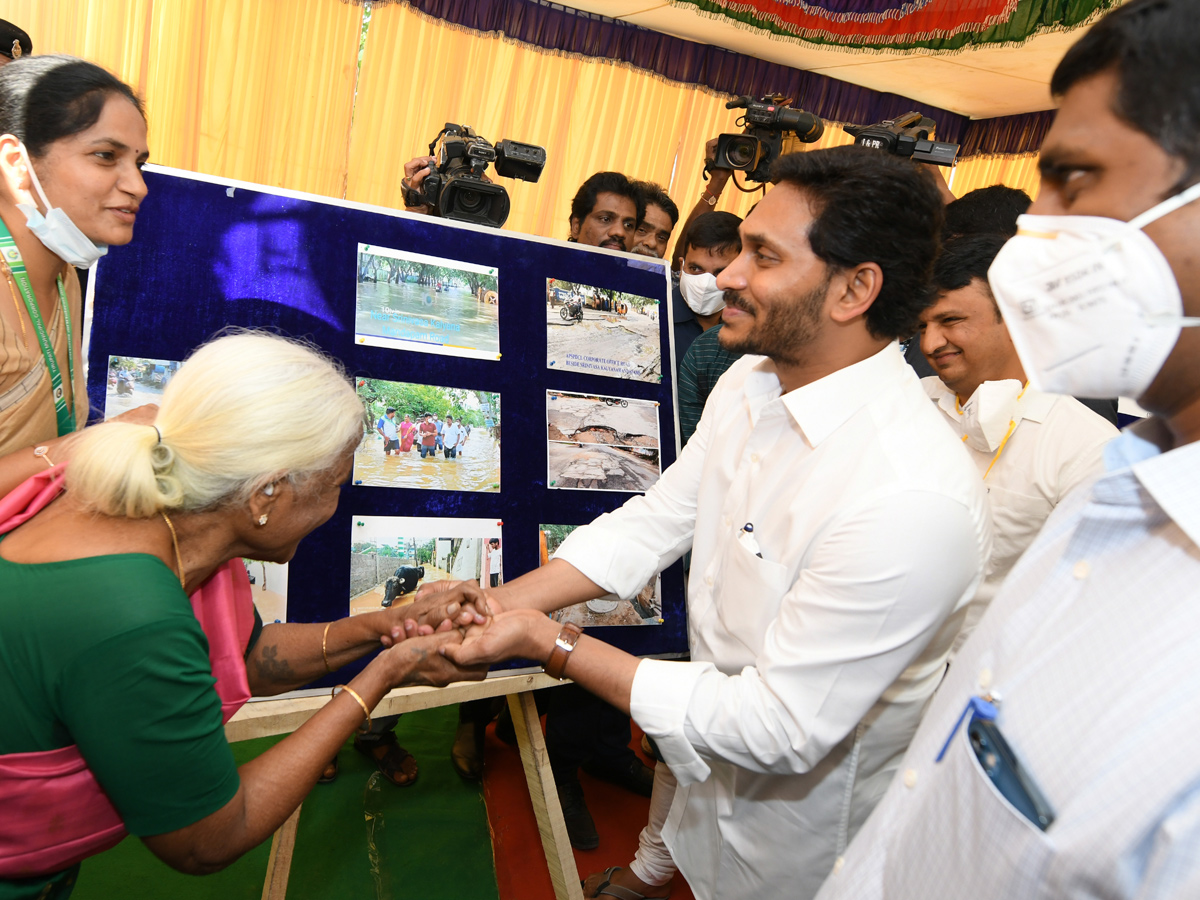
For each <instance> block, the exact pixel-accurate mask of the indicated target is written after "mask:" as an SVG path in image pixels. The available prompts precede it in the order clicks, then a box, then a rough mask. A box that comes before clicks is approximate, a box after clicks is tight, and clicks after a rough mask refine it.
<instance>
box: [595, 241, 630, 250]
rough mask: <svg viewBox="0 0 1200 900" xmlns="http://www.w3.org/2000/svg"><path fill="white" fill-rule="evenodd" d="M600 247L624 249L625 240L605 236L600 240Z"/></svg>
mask: <svg viewBox="0 0 1200 900" xmlns="http://www.w3.org/2000/svg"><path fill="white" fill-rule="evenodd" d="M600 246H601V247H611V248H612V249H614V250H624V249H625V242H624V241H623V240H621V239H620V238H607V239H605V240H603V241H601V242H600Z"/></svg>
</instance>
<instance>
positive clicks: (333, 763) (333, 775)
mask: <svg viewBox="0 0 1200 900" xmlns="http://www.w3.org/2000/svg"><path fill="white" fill-rule="evenodd" d="M337 777H338V758H337V757H336V756H335V757H334V758H333V759H331V760H330V761H329V764H328V765H326V766H325V769H324V770H323V771H322V772H321V777H320V778H318V779H317V784H330V783H331V782H334V781H337Z"/></svg>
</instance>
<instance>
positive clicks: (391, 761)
mask: <svg viewBox="0 0 1200 900" xmlns="http://www.w3.org/2000/svg"><path fill="white" fill-rule="evenodd" d="M354 749H355V750H357V751H358V752H359V753H361V754H362V755H363V756H365V757H366V758H367V759H369V760H371V762H373V763H375V765H376V766H377V767H378V768H379V771H380V772H382V773H383V777H384V778H386V779H387V780H388V781H390V782H391V783H392V784H394V785H396V787H408V786H409V785H411V784H412V783H413V782H414V781H416V780H417V773H418V769H417V760H416V759H415V758H414V757H413V755H412V754H411V753H409V752H408V751H407V750H405V749H404V748H403V747H401V746H400V745H399V744H398V743H397V742H396V733H395V732H394V731H385V732H384V733H383V734H381V735H379V740H378V741H372V742H371V743H369V744H368V743H363V742H362V739H361V738H360V737H357V736H356V737H355V738H354Z"/></svg>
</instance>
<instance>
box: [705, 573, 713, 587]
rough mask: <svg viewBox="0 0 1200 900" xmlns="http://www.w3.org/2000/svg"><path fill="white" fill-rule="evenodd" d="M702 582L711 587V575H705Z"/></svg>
mask: <svg viewBox="0 0 1200 900" xmlns="http://www.w3.org/2000/svg"><path fill="white" fill-rule="evenodd" d="M704 583H705V584H707V585H708V586H709V587H712V583H713V580H712V576H711V575H706V576H705V578H704Z"/></svg>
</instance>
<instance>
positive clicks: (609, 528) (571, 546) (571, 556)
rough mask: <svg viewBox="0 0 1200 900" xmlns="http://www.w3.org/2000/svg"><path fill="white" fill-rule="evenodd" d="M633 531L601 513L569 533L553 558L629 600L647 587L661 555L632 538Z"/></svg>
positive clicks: (610, 591) (656, 569)
mask: <svg viewBox="0 0 1200 900" xmlns="http://www.w3.org/2000/svg"><path fill="white" fill-rule="evenodd" d="M622 532H624V533H622ZM631 532H632V529H622V528H621V526H620V525H619V524H618V523H617V522H615V521H612V516H611V514H609V515H604V516H601V517H600V518H599V519H597V520H596V521H595V522H593V523H592V524H591V525H585V526H584V527H583V528H577V529H576V530H575V531H573V532H571V534H569V535H567V538H566V540H564V541H563V542H562V545H561V546H560V547H559V548H558V552H557V553H555V554H554V558H555V559H562V560H565V561H566V562H569V563H570V564H571V565H573V566H574V567H575V568H576V569H578V570H579V571H580V572H582V573H583V574H584V575H586V576H587V577H588V578H590V579H591V580H592V581H594V582H595V583H596V584H598V585H599V586H600V587H602V588H604V590H606V591H608V592H609V593H612V594H616V595H617V596H618V597H620V598H621V599H622V600H628V599H630V598H631V597H636V596H637V593H638V591H640V590H641V589H642V588H644V587H645V586H646V582H648V581H649V580H650V578H651V576H653V575H654V573H655V572H657V571H658V563H659V559H658V554H656V553H655V552H654V551H653V550H651V549H649V548H648V547H647V546H646V545H645V543H640V542H638V541H637V540H636V539H631V538H630V536H629V535H630V534H631Z"/></svg>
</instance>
